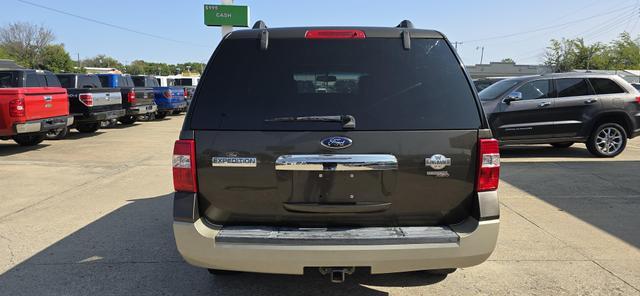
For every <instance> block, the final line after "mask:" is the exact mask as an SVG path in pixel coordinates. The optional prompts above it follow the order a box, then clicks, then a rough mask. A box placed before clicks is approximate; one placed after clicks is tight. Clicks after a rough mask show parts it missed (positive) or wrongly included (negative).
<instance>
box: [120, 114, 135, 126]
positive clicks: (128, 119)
mask: <svg viewBox="0 0 640 296" xmlns="http://www.w3.org/2000/svg"><path fill="white" fill-rule="evenodd" d="M119 120H120V122H121V123H122V124H133V123H135V122H136V121H137V120H138V117H136V116H133V115H127V116H123V117H120V118H119Z"/></svg>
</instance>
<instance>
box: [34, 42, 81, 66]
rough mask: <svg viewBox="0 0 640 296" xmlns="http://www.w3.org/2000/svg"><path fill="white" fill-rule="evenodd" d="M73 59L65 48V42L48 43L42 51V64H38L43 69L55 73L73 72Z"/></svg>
mask: <svg viewBox="0 0 640 296" xmlns="http://www.w3.org/2000/svg"><path fill="white" fill-rule="evenodd" d="M73 64H74V63H73V61H72V60H71V57H70V56H69V53H68V52H67V51H66V50H65V49H64V45H63V44H55V45H48V46H46V47H45V48H44V50H43V51H42V55H41V57H40V64H39V65H38V66H37V67H38V68H40V69H43V70H49V71H51V72H54V73H60V72H72V71H73V70H74V68H73Z"/></svg>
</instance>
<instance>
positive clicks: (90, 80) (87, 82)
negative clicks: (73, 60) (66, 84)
mask: <svg viewBox="0 0 640 296" xmlns="http://www.w3.org/2000/svg"><path fill="white" fill-rule="evenodd" d="M78 87H79V88H99V87H102V83H100V79H99V78H98V76H96V75H80V76H78Z"/></svg>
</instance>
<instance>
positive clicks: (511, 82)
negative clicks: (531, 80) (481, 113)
mask: <svg viewBox="0 0 640 296" xmlns="http://www.w3.org/2000/svg"><path fill="white" fill-rule="evenodd" d="M518 83H520V80H515V79H507V80H502V81H498V82H496V83H494V84H492V85H490V86H488V87H487V88H485V89H483V90H482V91H481V92H479V93H478V96H479V97H480V99H481V100H483V101H490V100H494V99H497V98H498V97H499V96H502V95H503V94H505V93H506V92H507V91H508V90H509V89H511V88H512V87H514V86H515V85H516V84H518Z"/></svg>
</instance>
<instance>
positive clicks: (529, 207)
mask: <svg viewBox="0 0 640 296" xmlns="http://www.w3.org/2000/svg"><path fill="white" fill-rule="evenodd" d="M182 119H183V117H182V116H175V117H169V118H167V119H166V120H162V121H155V122H144V123H139V124H136V126H134V127H129V128H116V129H107V130H100V131H98V132H97V133H96V134H95V135H89V136H84V135H80V134H78V133H72V134H71V135H70V136H69V137H68V139H65V140H61V141H57V142H44V144H43V145H40V146H38V147H32V148H28V147H27V148H25V147H19V146H17V145H15V144H14V143H13V142H10V141H4V142H0V196H2V198H0V201H1V203H2V206H0V295H123V294H126V295H167V294H183V295H257V294H269V295H283V294H284V295H287V294H307V295H309V294H317V295H334V294H349V295H385V294H387V293H389V294H392V295H418V294H432V295H446V294H451V295H460V294H465V295H469V294H470V295H483V294H484V295H506V294H508V295H521V294H534V295H550V294H555V295H640V249H639V248H640V230H639V229H640V215H639V214H638V213H640V138H638V139H634V140H632V141H630V142H629V145H628V147H627V150H626V151H625V152H624V153H623V154H622V155H620V156H619V157H617V158H615V159H597V158H594V157H592V156H591V155H590V154H589V153H588V152H587V150H586V148H585V147H584V145H578V144H577V145H574V146H573V147H572V148H568V149H554V148H551V147H550V146H544V145H541V146H522V147H512V148H508V149H504V150H503V151H502V155H503V156H502V157H503V167H502V171H501V177H502V180H501V182H502V183H501V187H500V198H501V205H502V208H501V210H502V212H501V220H502V223H501V229H500V238H499V241H498V246H497V249H496V251H495V252H494V254H493V255H492V256H491V258H490V259H489V260H488V261H487V262H485V263H484V264H482V265H479V266H476V267H472V268H465V269H462V270H459V271H457V272H456V273H454V274H452V275H450V276H449V277H446V278H443V277H436V276H427V275H425V274H424V273H419V272H414V273H401V274H390V275H375V276H370V275H367V274H365V272H364V271H360V270H359V271H358V272H356V274H355V275H354V276H351V277H348V278H347V282H346V283H344V284H331V283H330V282H329V281H328V280H327V279H326V278H323V277H321V276H320V275H319V273H317V272H316V271H313V272H310V273H309V274H307V275H305V276H284V275H263V274H236V275H231V276H218V277H212V276H210V275H209V274H208V273H207V272H206V271H205V270H202V269H198V268H195V267H192V266H189V265H187V264H186V263H185V262H184V261H183V260H182V258H181V257H180V255H179V254H178V253H177V251H176V247H175V244H174V241H173V233H172V229H171V222H172V217H171V215H172V213H171V207H172V203H171V196H170V193H171V192H172V188H173V187H172V179H171V169H170V155H171V151H172V145H173V141H174V140H175V139H176V137H177V136H178V130H179V129H180V126H181V124H182ZM274 264H277V263H276V262H274Z"/></svg>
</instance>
